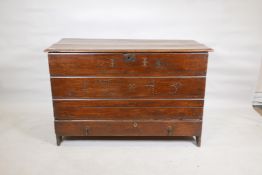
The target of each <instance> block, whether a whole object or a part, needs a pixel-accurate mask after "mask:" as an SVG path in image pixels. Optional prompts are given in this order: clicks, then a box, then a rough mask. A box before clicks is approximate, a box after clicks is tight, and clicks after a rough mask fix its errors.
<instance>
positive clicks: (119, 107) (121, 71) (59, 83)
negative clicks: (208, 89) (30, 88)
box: [46, 39, 212, 146]
mask: <svg viewBox="0 0 262 175" xmlns="http://www.w3.org/2000/svg"><path fill="white" fill-rule="evenodd" d="M46 51H47V52H48V60H49V70H50V76H51V77H50V79H51V89H52V97H53V108H54V117H55V132H56V139H57V145H60V143H61V142H62V140H63V139H64V138H65V137H64V136H91V137H95V136H117V137H120V136H138V137H139V138H141V137H142V136H150V137H151V136H154V137H156V136H160V137H162V138H166V137H169V138H172V136H194V137H195V139H196V144H197V145H198V146H200V144H201V132H202V129H201V128H202V117H203V107H204V96H205V82H206V77H205V76H206V71H207V62H208V52H209V51H212V49H210V48H208V47H206V46H205V45H203V44H200V43H198V42H196V41H193V40H122V39H120V40H111V39H62V40H61V41H59V42H58V43H55V44H54V45H52V46H51V47H49V48H48V49H46Z"/></svg>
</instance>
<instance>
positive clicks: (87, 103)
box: [53, 99, 204, 108]
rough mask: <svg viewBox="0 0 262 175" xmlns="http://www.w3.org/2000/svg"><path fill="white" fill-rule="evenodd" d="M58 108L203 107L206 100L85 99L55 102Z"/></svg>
mask: <svg viewBox="0 0 262 175" xmlns="http://www.w3.org/2000/svg"><path fill="white" fill-rule="evenodd" d="M53 104H54V106H55V107H58V108H60V107H61V108H70V107H79V106H83V107H124V106H125V107H203V106H204V99H195V100H194V99H183V100H177V99H114V100H112V99H84V100H80V99H79V100H71V99H62V100H56V99H54V100H53Z"/></svg>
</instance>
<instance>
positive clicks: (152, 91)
mask: <svg viewBox="0 0 262 175" xmlns="http://www.w3.org/2000/svg"><path fill="white" fill-rule="evenodd" d="M155 86H156V84H155V80H152V81H150V82H149V83H148V84H146V85H145V87H148V88H150V90H151V94H153V95H155V94H156V90H155Z"/></svg>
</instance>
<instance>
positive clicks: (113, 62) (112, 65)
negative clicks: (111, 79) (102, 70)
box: [110, 59, 115, 68]
mask: <svg viewBox="0 0 262 175" xmlns="http://www.w3.org/2000/svg"><path fill="white" fill-rule="evenodd" d="M110 60H111V67H112V68H114V67H115V59H110Z"/></svg>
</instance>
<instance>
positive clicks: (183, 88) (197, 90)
mask: <svg viewBox="0 0 262 175" xmlns="http://www.w3.org/2000/svg"><path fill="white" fill-rule="evenodd" d="M51 84H52V94H53V98H167V99H170V98H204V93H205V78H204V77H197V78H123V77H122V78H116V77H110V78H52V79H51Z"/></svg>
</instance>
